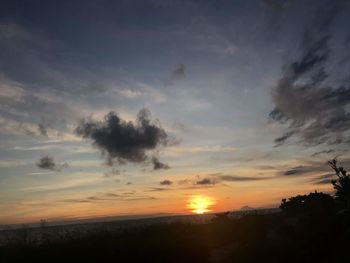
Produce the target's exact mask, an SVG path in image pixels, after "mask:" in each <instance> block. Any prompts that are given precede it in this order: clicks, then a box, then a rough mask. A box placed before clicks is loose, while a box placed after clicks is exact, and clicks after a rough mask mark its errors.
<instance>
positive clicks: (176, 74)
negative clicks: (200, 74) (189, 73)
mask: <svg viewBox="0 0 350 263" xmlns="http://www.w3.org/2000/svg"><path fill="white" fill-rule="evenodd" d="M185 69H186V67H185V65H184V64H180V65H178V67H177V68H175V69H174V70H173V72H172V76H173V78H182V77H183V76H185Z"/></svg>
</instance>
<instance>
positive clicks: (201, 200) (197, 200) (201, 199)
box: [187, 195, 216, 214]
mask: <svg viewBox="0 0 350 263" xmlns="http://www.w3.org/2000/svg"><path fill="white" fill-rule="evenodd" d="M215 204H216V202H215V200H214V199H213V198H211V197H208V196H202V195H195V196H191V197H190V199H189V200H188V201H187V208H188V209H190V210H191V212H192V213H195V214H204V213H207V212H210V211H212V210H211V207H212V206H213V205H215Z"/></svg>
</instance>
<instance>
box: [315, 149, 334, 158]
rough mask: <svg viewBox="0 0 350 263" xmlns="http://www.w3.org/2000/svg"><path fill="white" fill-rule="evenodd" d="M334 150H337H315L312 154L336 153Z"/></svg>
mask: <svg viewBox="0 0 350 263" xmlns="http://www.w3.org/2000/svg"><path fill="white" fill-rule="evenodd" d="M334 152H335V150H333V149H329V150H323V151H318V152H315V153H313V154H312V155H311V156H318V155H321V154H327V153H334Z"/></svg>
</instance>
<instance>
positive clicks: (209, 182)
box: [196, 178, 216, 185]
mask: <svg viewBox="0 0 350 263" xmlns="http://www.w3.org/2000/svg"><path fill="white" fill-rule="evenodd" d="M196 184H197V185H214V184H216V180H215V179H211V178H203V179H200V180H198V181H197V182H196Z"/></svg>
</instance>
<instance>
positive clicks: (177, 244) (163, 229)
mask: <svg viewBox="0 0 350 263" xmlns="http://www.w3.org/2000/svg"><path fill="white" fill-rule="evenodd" d="M329 164H330V166H331V167H332V169H334V171H335V173H336V176H337V178H336V179H335V180H334V181H333V182H332V183H333V186H334V189H335V196H334V197H332V196H331V195H328V194H325V193H320V192H313V193H310V194H307V195H298V196H295V197H290V198H288V199H283V200H282V202H281V205H280V208H281V212H279V213H270V214H262V213H259V212H249V213H246V214H242V216H241V217H237V218H235V217H233V216H232V214H231V213H221V214H216V215H215V216H214V217H213V218H212V219H211V220H207V221H200V220H199V221H198V222H192V223H189V222H187V223H185V222H176V223H159V224H153V225H145V226H142V227H134V228H127V229H121V230H119V231H111V230H108V229H107V228H100V229H96V230H94V231H86V232H83V231H68V232H65V233H64V234H62V235H53V234H52V233H50V232H49V229H50V227H49V226H47V223H46V222H45V221H41V226H40V231H42V234H41V235H39V237H38V238H37V239H32V238H31V236H30V235H29V234H28V228H26V227H23V228H21V229H18V230H17V233H16V235H13V236H12V237H11V238H9V239H8V240H7V242H6V243H5V244H3V245H2V246H1V247H0V262H4V263H6V262H64V261H67V260H68V261H79V262H240V263H242V262H346V260H345V259H346V258H348V252H347V248H348V245H349V244H350V224H349V223H350V220H349V216H348V214H349V212H348V211H349V197H350V195H349V176H348V175H347V172H346V171H345V170H344V168H342V167H341V166H339V165H338V163H337V161H336V160H332V161H330V162H329Z"/></svg>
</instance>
